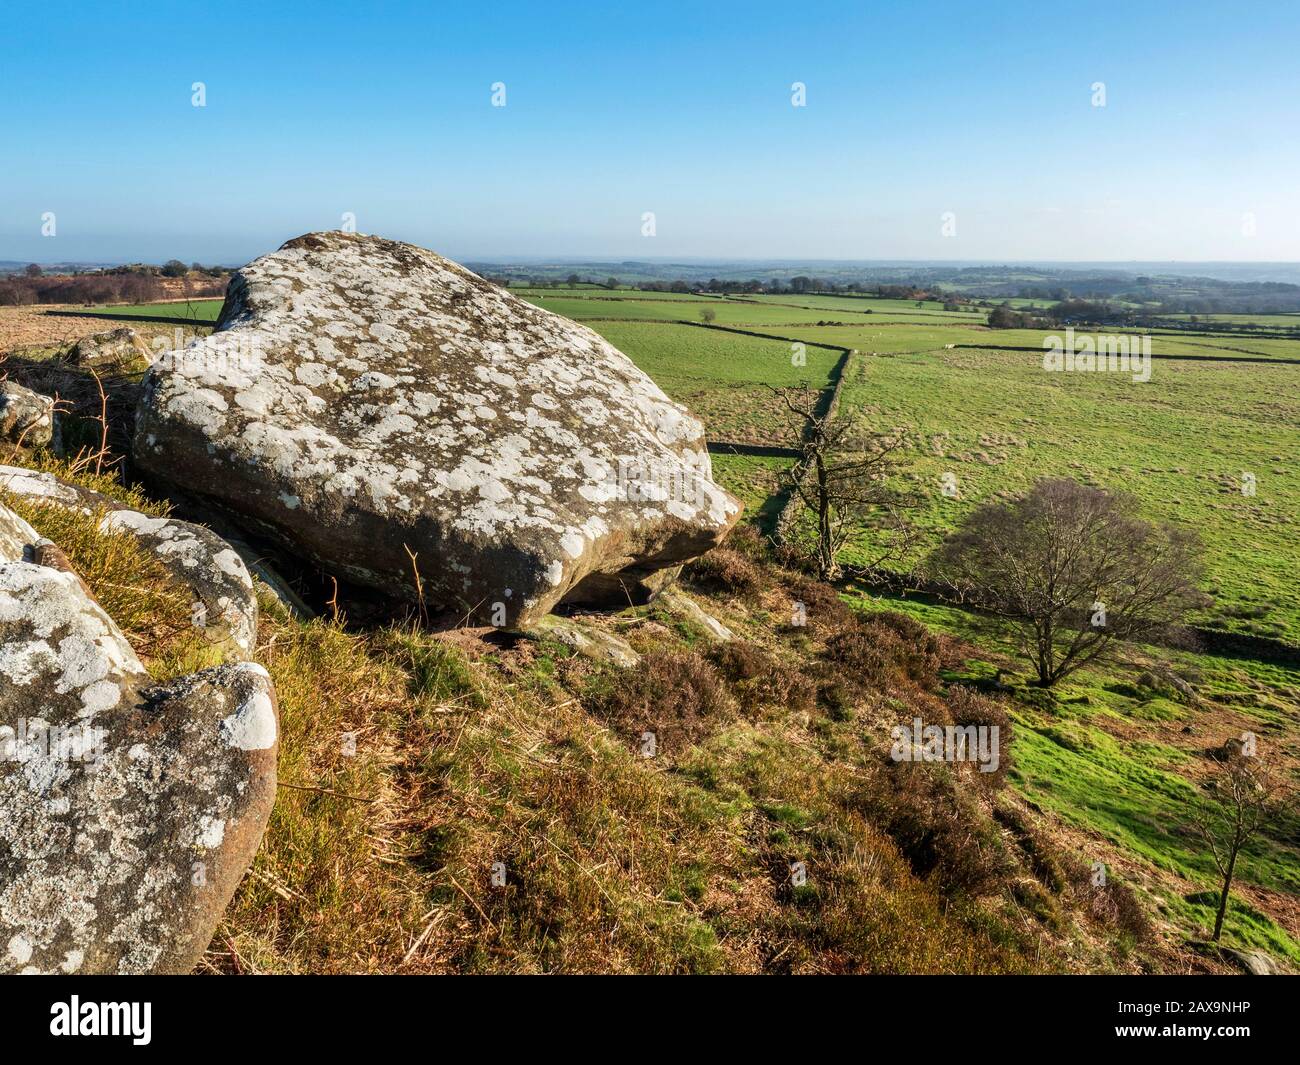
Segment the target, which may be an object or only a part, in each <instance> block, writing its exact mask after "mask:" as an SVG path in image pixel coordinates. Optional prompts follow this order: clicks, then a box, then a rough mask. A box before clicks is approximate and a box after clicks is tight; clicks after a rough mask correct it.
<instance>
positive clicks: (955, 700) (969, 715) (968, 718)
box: [947, 684, 1011, 788]
mask: <svg viewBox="0 0 1300 1065" xmlns="http://www.w3.org/2000/svg"><path fill="white" fill-rule="evenodd" d="M947 703H948V712H949V713H950V714H952V723H953V724H954V725H959V726H962V727H966V726H969V725H974V726H975V727H976V728H990V729H992V728H996V729H997V730H998V732H997V742H998V761H997V766H998V767H997V769H995V770H993V771H992V772H990V773H984V772H977V773H976V774H975V775H976V776H977V777H978V778H979V780H980V782H981V783H983V784H985V785H986V786H988V787H993V788H1000V787H1002V786H1003V785H1004V784H1005V783H1006V779H1007V771H1008V770H1009V769H1010V768H1011V718H1010V717H1008V716H1007V711H1006V707H1004V706H1003V705H1002V703H1000V702H998V701H997V700H996V699H989V698H987V697H985V696H983V695H980V694H979V693H978V692H975V691H972V690H971V689H970V688H966V687H963V686H962V685H960V684H955V685H953V686H952V687H951V688H949V689H948V695H947Z"/></svg>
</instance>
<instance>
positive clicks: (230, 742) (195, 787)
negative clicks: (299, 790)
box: [0, 505, 278, 973]
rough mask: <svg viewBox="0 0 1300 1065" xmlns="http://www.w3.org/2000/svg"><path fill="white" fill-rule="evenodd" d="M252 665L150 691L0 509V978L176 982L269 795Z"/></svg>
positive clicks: (265, 688) (265, 717)
mask: <svg viewBox="0 0 1300 1065" xmlns="http://www.w3.org/2000/svg"><path fill="white" fill-rule="evenodd" d="M277 740H278V718H277V711H276V704H275V693H274V689H273V688H272V685H271V682H270V678H269V677H268V676H267V674H266V671H265V670H264V669H262V667H261V666H258V665H255V664H252V663H241V664H239V665H232V666H222V667H219V668H217V669H211V670H205V671H204V672H201V673H196V674H193V675H192V676H189V677H184V678H182V679H179V680H176V681H173V682H170V683H166V684H158V685H155V684H152V683H151V682H150V680H149V677H148V675H147V674H146V672H145V669H144V667H143V666H142V665H141V663H140V660H139V659H138V658H137V657H136V655H135V652H134V651H133V650H132V648H131V647H130V645H129V644H128V643H127V641H126V639H125V638H124V637H123V635H122V632H121V630H119V629H118V627H117V625H116V624H114V622H113V620H112V619H111V618H109V617H108V615H106V614H105V613H104V611H103V610H102V609H101V608H100V606H99V605H98V604H97V603H96V602H95V600H94V599H93V598H91V596H90V594H89V592H88V591H87V590H86V588H85V586H84V584H83V583H82V582H81V580H80V579H79V578H78V577H77V575H76V574H75V573H73V572H71V567H70V566H68V565H67V561H66V559H64V558H63V557H62V555H61V553H60V552H59V551H58V549H57V548H56V547H55V546H54V545H52V544H50V543H49V542H48V541H44V540H41V539H40V537H39V536H38V535H37V534H36V532H35V531H34V530H33V529H32V528H31V527H30V526H29V525H27V524H26V522H24V521H23V520H22V519H21V518H19V517H18V516H17V515H16V514H14V513H13V512H12V511H11V510H9V509H8V508H6V507H4V506H3V505H0V973H16V972H23V973H57V972H64V973H70V972H84V973H143V972H186V971H188V970H189V969H190V968H192V967H193V965H194V964H195V962H196V961H197V960H198V958H199V957H200V955H201V954H202V952H203V950H204V948H205V947H206V946H207V944H208V941H209V940H210V939H211V936H212V933H213V931H214V929H215V928H216V926H217V923H218V921H219V920H220V918H221V914H222V912H223V911H224V910H225V908H226V905H227V904H228V903H229V901H230V899H231V896H232V895H233V894H234V892H235V888H236V887H237V886H238V884H239V881H240V878H241V877H242V876H243V874H244V871H245V870H246V869H247V867H248V865H249V863H250V862H251V861H252V858H253V855H254V853H255V852H256V850H257V846H258V843H259V841H260V840H261V836H262V832H263V830H264V829H265V827H266V822H267V819H268V818H269V816H270V812H271V806H272V803H273V802H274V799H275V761H276V754H277Z"/></svg>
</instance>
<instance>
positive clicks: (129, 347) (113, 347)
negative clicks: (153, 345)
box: [65, 327, 150, 370]
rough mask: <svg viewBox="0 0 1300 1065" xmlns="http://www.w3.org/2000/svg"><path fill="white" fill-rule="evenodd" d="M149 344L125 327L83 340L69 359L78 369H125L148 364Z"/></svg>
mask: <svg viewBox="0 0 1300 1065" xmlns="http://www.w3.org/2000/svg"><path fill="white" fill-rule="evenodd" d="M149 356H150V352H149V345H148V344H146V343H145V340H144V338H143V337H142V336H140V334H138V333H137V332H136V331H135V330H134V329H131V328H128V327H123V328H121V329H110V330H108V331H107V332H103V333H92V334H91V335H90V336H87V337H82V338H81V339H80V340H78V341H77V342H76V343H75V344H73V345H72V347H71V348H70V349H69V350H68V354H67V355H66V356H65V358H66V359H67V361H68V362H70V363H72V364H73V365H74V366H87V367H91V368H93V369H96V370H117V369H124V368H126V367H128V366H130V365H131V364H132V363H135V362H138V361H140V360H145V361H148V360H149Z"/></svg>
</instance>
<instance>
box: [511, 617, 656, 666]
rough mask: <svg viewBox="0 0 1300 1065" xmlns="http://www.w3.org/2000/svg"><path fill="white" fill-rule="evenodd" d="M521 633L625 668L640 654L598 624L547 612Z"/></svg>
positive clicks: (639, 658)
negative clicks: (554, 641)
mask: <svg viewBox="0 0 1300 1065" xmlns="http://www.w3.org/2000/svg"><path fill="white" fill-rule="evenodd" d="M524 635H525V636H527V637H529V638H530V639H534V640H540V639H545V638H547V637H549V638H550V639H553V640H558V641H559V642H560V643H562V644H564V645H565V646H566V647H571V648H573V650H575V651H577V652H578V654H580V655H583V656H584V657H586V658H592V659H595V660H596V661H597V662H612V663H613V664H614V665H616V666H623V667H624V668H629V667H631V666H634V665H636V664H637V663H638V662H640V661H641V656H640V655H639V654H637V652H636V650H635V648H633V647H632V645H631V644H630V643H628V642H627V641H626V640H624V639H621V638H619V637H618V636H615V635H614V634H613V633H612V632H607V631H606V630H605V629H602V628H601V627H600V626H598V625H592V624H587V623H584V622H583V621H581V620H580V619H578V618H565V617H560V616H559V615H557V614H548V615H546V616H545V617H542V618H538V619H537V622H536V623H535V624H534V625H533V626H532V627H531V628H529V629H528V630H527V631H525V633H524Z"/></svg>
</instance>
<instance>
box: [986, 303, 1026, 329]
mask: <svg viewBox="0 0 1300 1065" xmlns="http://www.w3.org/2000/svg"><path fill="white" fill-rule="evenodd" d="M1030 321H1031V318H1030V316H1029V315H1027V314H1021V313H1020V312H1018V311H1014V310H1012V309H1011V306H1010V305H1009V304H1006V303H1002V304H999V305H998V306H996V307H994V308H993V310H991V311H989V328H990V329H1024V328H1026V327H1027V326H1028V324H1029V322H1030Z"/></svg>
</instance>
